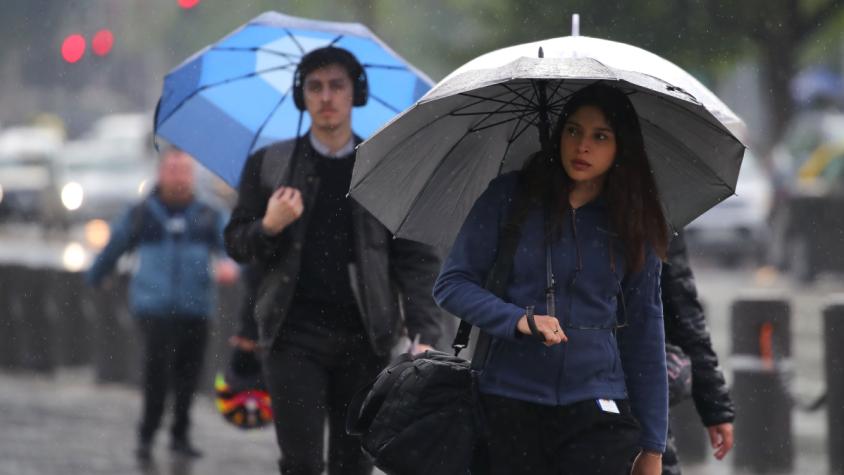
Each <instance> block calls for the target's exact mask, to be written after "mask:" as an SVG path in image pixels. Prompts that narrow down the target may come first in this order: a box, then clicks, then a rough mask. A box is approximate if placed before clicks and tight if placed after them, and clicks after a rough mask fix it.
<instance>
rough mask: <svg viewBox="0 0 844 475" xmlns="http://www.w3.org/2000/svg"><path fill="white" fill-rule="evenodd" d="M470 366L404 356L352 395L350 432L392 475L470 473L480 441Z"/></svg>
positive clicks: (436, 355)
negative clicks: (368, 384)
mask: <svg viewBox="0 0 844 475" xmlns="http://www.w3.org/2000/svg"><path fill="white" fill-rule="evenodd" d="M472 377H473V376H472V369H471V364H470V363H469V362H468V361H467V360H465V359H463V358H459V357H457V356H452V355H450V354H447V353H443V352H439V351H426V352H425V353H422V354H419V355H411V354H409V353H408V354H404V355H402V356H400V357H399V358H398V359H396V361H394V362H393V363H392V364H391V365H390V366H389V367H388V368H387V369H385V370H384V371H382V372H381V374H379V375H378V377H377V378H376V379H375V381H374V382H373V383H372V384H371V385H370V386H368V387H366V388H364V389H363V390H362V391H360V392H359V393H358V395H357V396H355V398H354V399H352V401H351V403H350V405H349V412H348V413H347V419H346V430H347V431H348V432H349V433H350V434H354V435H359V436H360V437H361V445H362V447H363V450H364V451H365V452H366V453H367V454H368V455H369V456H370V457H371V458H372V459H373V461H374V463H375V466H377V467H378V468H379V469H381V470H382V471H384V472H385V473H387V474H389V475H415V474H419V475H422V474H426V475H427V474H437V475H451V474H455V475H458V474H459V475H465V474H467V473H468V471H469V466H470V464H471V461H472V454H473V453H474V451H475V444H476V441H477V440H479V438H478V434H479V427H480V425H479V417H478V414H477V407H478V406H477V404H476V402H477V397H476V394H475V391H474V389H473V388H474V384H473V382H472Z"/></svg>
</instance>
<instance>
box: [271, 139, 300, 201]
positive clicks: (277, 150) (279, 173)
mask: <svg viewBox="0 0 844 475" xmlns="http://www.w3.org/2000/svg"><path fill="white" fill-rule="evenodd" d="M301 139H302V138H301V137H296V138H293V139H290V140H285V141H283V142H278V143H275V144H272V145H270V146H269V148H267V150H266V152H264V159H263V161H262V162H261V181H262V183H263V184H264V186H266V187H267V188H270V189H273V190H275V189H276V188H278V187H279V186H281V185H282V184H285V183H289V182H290V180H291V173H292V170H293V168H294V167H295V165H296V164H295V162H296V155H298V149H299V141H300V140H301Z"/></svg>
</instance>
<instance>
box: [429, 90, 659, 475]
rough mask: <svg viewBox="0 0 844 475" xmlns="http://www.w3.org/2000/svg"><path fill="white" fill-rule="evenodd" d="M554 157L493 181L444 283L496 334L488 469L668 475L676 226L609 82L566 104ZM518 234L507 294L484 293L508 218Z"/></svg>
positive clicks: (487, 391)
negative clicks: (671, 234)
mask: <svg viewBox="0 0 844 475" xmlns="http://www.w3.org/2000/svg"><path fill="white" fill-rule="evenodd" d="M550 137H551V138H550V143H549V144H548V146H549V147H548V148H546V150H547V149H550V153H538V154H536V155H535V156H534V157H533V158H532V159H531V160H530V161H529V162H528V163H527V165H526V166H525V167H524V168H523V169H522V170H521V171H520V172H514V173H507V174H504V175H502V176H500V177H498V178H496V179H495V180H493V181H492V182H491V183H490V185H489V187H488V188H487V190H486V191H485V192H484V193H483V194H482V195H481V196H480V198H478V200H477V201H476V202H475V204H474V206H473V207H472V210H471V211H470V213H469V215H468V217H467V219H466V220H465V222H464V224H463V227H462V228H461V230H460V233H459V234H458V237H457V239H456V241H455V243H454V245H453V247H452V250H451V252H450V254H449V257H448V260H447V261H446V263H445V265H444V267H443V270H442V272H441V274H440V276H439V278H438V280H437V283H436V285H435V288H434V296H435V298H436V299H437V302H438V303H439V304H440V305H441V306H442V307H443V308H444V309H446V310H447V311H449V312H451V313H453V314H455V315H457V316H458V317H460V318H461V319H463V320H466V321H468V322H469V323H471V324H473V325H475V326H478V327H480V328H481V330H483V331H484V332H486V333H487V334H489V335H490V336H491V337H492V338H493V340H492V344H491V349H490V351H489V353H488V356H487V360H486V365H485V367H484V370H483V372H482V373H481V375H480V378H479V389H480V392H481V400H482V403H483V408H484V410H485V411H484V412H485V421H486V423H487V427H488V429H489V438H488V440H487V443H488V448H489V451H488V452H489V462H490V467H491V471H492V473H494V474H498V473H500V474H512V473H534V474H545V473H548V474H551V473H555V474H556V473H593V474H622V473H625V471H626V468H627V467H628V464H629V461H630V459H632V458H634V457H635V459H636V460H635V462H634V465H633V473H634V474H653V475H656V474H659V473H660V470H661V454H662V452H663V450H664V449H665V442H666V432H667V419H668V400H667V387H666V368H665V348H664V332H663V321H662V305H661V302H660V292H659V274H660V265H661V264H660V260H661V259H664V258H665V254H666V248H667V243H668V225H667V223H666V219H665V216H664V215H663V211H662V207H661V205H660V202H659V198H658V195H657V190H656V185H655V183H654V180H653V177H652V175H651V171H650V168H649V166H648V162H647V156H646V152H645V146H644V141H643V138H642V132H641V129H640V125H639V119H638V117H637V114H636V111H635V110H634V108H633V105H632V104H631V102H630V100H629V99H628V98H627V96H626V95H625V94H624V93H623V92H621V91H620V90H619V89H616V88H614V87H610V86H608V85H605V84H603V83H596V84H594V85H591V86H588V87H585V88H583V89H581V90H579V91H577V92H575V93H574V94H572V95H571V96H570V98H568V100H567V102H566V104H565V106H564V107H563V111H562V114H561V115H560V117H559V119H558V122H557V124H556V126H555V128H554V130H553V132H552V133H551V135H550ZM504 221H507V222H508V223H510V222H513V221H515V222H516V223H518V224H519V229H520V231H519V232H520V238H519V244H518V246H517V250H516V253H515V256H514V258H513V265H512V271H511V274H510V278H509V281H508V284H507V290H506V292H505V296H504V297H503V298H499V297H498V296H496V295H494V294H492V293H491V292H489V291H488V290H486V289H485V288H484V282H485V279H486V276H487V274H488V273H489V271H490V268H491V266H492V265H493V263H494V261H495V260H496V252H497V249H496V243H497V242H498V239H497V238H498V233H499V232H500V231H501V229H500V228H501V225H502V222H504Z"/></svg>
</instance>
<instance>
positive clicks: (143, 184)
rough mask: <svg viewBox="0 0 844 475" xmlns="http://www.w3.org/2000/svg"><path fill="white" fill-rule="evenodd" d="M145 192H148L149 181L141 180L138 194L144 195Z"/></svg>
mask: <svg viewBox="0 0 844 475" xmlns="http://www.w3.org/2000/svg"><path fill="white" fill-rule="evenodd" d="M145 191H147V181H146V180H141V182H140V183H139V184H138V194H139V195H143V194H144V192H145Z"/></svg>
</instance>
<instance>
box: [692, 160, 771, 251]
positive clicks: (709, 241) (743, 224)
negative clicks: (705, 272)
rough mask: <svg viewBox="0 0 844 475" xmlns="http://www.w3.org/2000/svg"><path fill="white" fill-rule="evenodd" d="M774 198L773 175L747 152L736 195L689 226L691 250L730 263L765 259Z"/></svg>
mask: <svg viewBox="0 0 844 475" xmlns="http://www.w3.org/2000/svg"><path fill="white" fill-rule="evenodd" d="M772 200H773V185H772V183H771V178H770V176H769V174H768V173H767V172H766V171H765V170H764V169H763V168H762V166H761V165H760V163H759V161H758V160H757V158H756V156H755V155H753V153H751V152H750V150H748V151H746V152H745V154H744V159H743V160H742V164H741V171H740V172H739V178H738V183H737V185H736V194H735V195H733V196H731V197H729V198H727V199H726V200H724V201H722V202H721V203H719V204H718V205H717V206H715V207H713V208H712V209H710V210H709V211H707V212H706V213H704V214H703V215H701V216H700V217H698V218H697V219H696V220H694V221H692V222H691V223H689V225H688V226H686V228H685V231H684V232H685V235H686V241H687V242H688V245H689V249H690V250H692V251H693V252H696V253H701V254H706V255H712V256H714V257H716V258H718V259H719V260H721V261H722V262H723V263H725V264H728V265H737V264H738V263H740V262H741V261H742V259H748V258H749V259H750V260H752V261H754V262H757V263H758V262H760V261H762V260H763V259H764V258H765V254H766V249H767V246H768V237H769V235H770V227H769V224H768V217H769V215H770V212H771V204H772Z"/></svg>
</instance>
